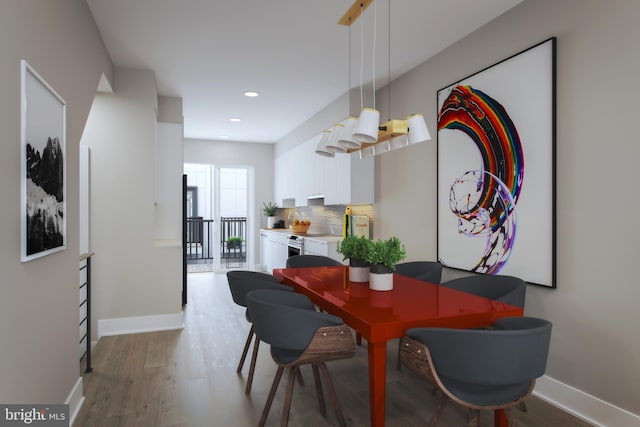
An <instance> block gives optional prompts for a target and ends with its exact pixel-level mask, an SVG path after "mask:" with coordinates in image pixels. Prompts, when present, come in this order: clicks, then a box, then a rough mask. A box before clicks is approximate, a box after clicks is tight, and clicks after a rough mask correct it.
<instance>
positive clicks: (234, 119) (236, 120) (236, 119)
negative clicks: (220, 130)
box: [229, 117, 240, 122]
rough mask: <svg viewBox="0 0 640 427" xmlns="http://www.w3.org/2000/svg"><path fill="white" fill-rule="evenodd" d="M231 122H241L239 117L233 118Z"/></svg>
mask: <svg viewBox="0 0 640 427" xmlns="http://www.w3.org/2000/svg"><path fill="white" fill-rule="evenodd" d="M229 121H230V122H239V121H240V119H239V118H237V117H231V118H230V119H229Z"/></svg>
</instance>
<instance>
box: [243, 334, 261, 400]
mask: <svg viewBox="0 0 640 427" xmlns="http://www.w3.org/2000/svg"><path fill="white" fill-rule="evenodd" d="M258 346H260V340H259V339H258V336H257V335H256V338H255V341H254V342H253V354H252V355H251V363H250V365H249V376H248V377H247V385H246V387H245V389H244V392H245V393H246V394H249V393H250V392H251V384H252V383H253V373H254V372H255V370H256V360H257V359H258Z"/></svg>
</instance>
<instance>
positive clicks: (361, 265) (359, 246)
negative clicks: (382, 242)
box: [336, 236, 373, 282]
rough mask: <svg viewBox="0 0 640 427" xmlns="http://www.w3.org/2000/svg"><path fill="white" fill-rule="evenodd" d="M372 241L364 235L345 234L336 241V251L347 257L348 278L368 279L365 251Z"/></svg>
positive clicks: (357, 280)
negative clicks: (339, 240) (345, 235)
mask: <svg viewBox="0 0 640 427" xmlns="http://www.w3.org/2000/svg"><path fill="white" fill-rule="evenodd" d="M372 244H373V242H372V241H371V240H369V239H367V238H366V237H364V236H359V237H356V236H347V237H345V238H344V239H343V240H342V241H341V242H338V244H337V246H336V251H337V252H338V253H339V254H342V255H343V256H344V258H343V260H346V259H349V280H350V281H352V282H368V281H369V262H368V261H367V253H368V252H369V248H370V247H371V245H372Z"/></svg>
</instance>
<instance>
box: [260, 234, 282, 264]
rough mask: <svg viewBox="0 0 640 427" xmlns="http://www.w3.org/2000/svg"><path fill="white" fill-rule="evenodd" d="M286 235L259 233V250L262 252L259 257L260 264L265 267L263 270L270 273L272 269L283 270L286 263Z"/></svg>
mask: <svg viewBox="0 0 640 427" xmlns="http://www.w3.org/2000/svg"><path fill="white" fill-rule="evenodd" d="M287 237H288V233H282V232H278V231H268V230H261V231H260V249H261V250H262V249H263V246H264V251H263V253H262V255H261V257H260V259H261V264H263V265H264V266H265V270H266V271H267V272H268V273H271V272H272V271H273V269H274V268H284V267H285V266H286V263H287V257H288V249H287V240H288V239H287Z"/></svg>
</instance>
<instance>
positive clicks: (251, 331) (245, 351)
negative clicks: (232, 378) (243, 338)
mask: <svg viewBox="0 0 640 427" xmlns="http://www.w3.org/2000/svg"><path fill="white" fill-rule="evenodd" d="M251 338H253V324H251V329H249V335H248V336H247V342H245V343H244V350H242V356H240V363H238V369H236V372H237V373H240V372H241V371H242V366H243V365H244V360H245V359H246V358H247V353H248V352H249V346H250V345H251Z"/></svg>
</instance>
